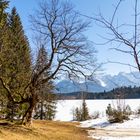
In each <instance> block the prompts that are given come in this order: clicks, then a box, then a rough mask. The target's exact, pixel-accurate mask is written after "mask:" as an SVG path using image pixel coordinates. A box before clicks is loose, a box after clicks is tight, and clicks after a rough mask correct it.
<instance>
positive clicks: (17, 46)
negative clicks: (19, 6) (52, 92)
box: [1, 8, 31, 120]
mask: <svg viewBox="0 0 140 140" xmlns="http://www.w3.org/2000/svg"><path fill="white" fill-rule="evenodd" d="M3 44H4V49H3V50H2V55H1V56H2V69H1V73H2V78H3V80H4V81H5V82H6V83H7V86H8V88H9V89H10V91H11V93H12V95H11V96H12V97H13V98H14V101H20V100H22V98H23V96H26V95H25V92H24V88H25V86H26V84H27V83H28V82H29V79H30V75H31V58H30V49H29V44H28V40H27V37H26V36H25V34H24V31H23V26H22V23H21V21H20V17H19V15H18V14H17V12H16V9H15V8H13V9H12V12H11V14H10V15H9V17H8V37H7V38H6V39H5V42H4V43H3ZM18 108H19V106H18V105H15V104H14V102H13V100H11V99H10V98H9V100H8V103H7V117H8V118H10V119H11V120H12V119H13V117H14V115H16V114H17V110H18Z"/></svg>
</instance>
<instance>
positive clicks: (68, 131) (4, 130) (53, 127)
mask: <svg viewBox="0 0 140 140" xmlns="http://www.w3.org/2000/svg"><path fill="white" fill-rule="evenodd" d="M0 124H1V123H0ZM76 125H78V124H77V123H64V122H50V121H34V122H33V126H32V127H30V128H28V127H25V126H20V125H12V124H9V125H0V140H90V139H89V138H87V133H86V131H85V130H84V129H81V128H78V127H76Z"/></svg>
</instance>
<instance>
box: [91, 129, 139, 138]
mask: <svg viewBox="0 0 140 140" xmlns="http://www.w3.org/2000/svg"><path fill="white" fill-rule="evenodd" d="M89 135H90V136H91V135H92V136H95V137H139V138H140V130H137V129H114V130H107V129H98V128H96V129H93V130H89Z"/></svg>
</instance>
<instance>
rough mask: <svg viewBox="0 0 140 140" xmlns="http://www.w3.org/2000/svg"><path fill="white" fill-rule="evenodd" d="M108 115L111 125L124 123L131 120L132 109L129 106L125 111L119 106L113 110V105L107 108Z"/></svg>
mask: <svg viewBox="0 0 140 140" xmlns="http://www.w3.org/2000/svg"><path fill="white" fill-rule="evenodd" d="M106 114H107V116H108V121H109V122H110V123H118V122H119V123H122V122H123V121H124V120H129V116H130V115H131V108H130V106H128V105H127V106H126V107H125V108H123V109H122V108H121V107H120V106H117V108H116V109H115V108H112V106H111V104H109V105H108V106H107V110H106Z"/></svg>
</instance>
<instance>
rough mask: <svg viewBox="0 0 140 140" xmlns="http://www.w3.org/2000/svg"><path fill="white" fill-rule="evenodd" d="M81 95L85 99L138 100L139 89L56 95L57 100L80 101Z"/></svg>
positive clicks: (121, 88)
mask: <svg viewBox="0 0 140 140" xmlns="http://www.w3.org/2000/svg"><path fill="white" fill-rule="evenodd" d="M82 94H85V95H86V99H118V98H120V99H138V98H140V87H136V86H134V87H132V86H129V87H118V88H114V89H112V90H111V91H104V92H99V93H92V92H82V93H81V92H73V93H61V94H58V95H57V96H58V98H59V99H82V98H81V97H82Z"/></svg>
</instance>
